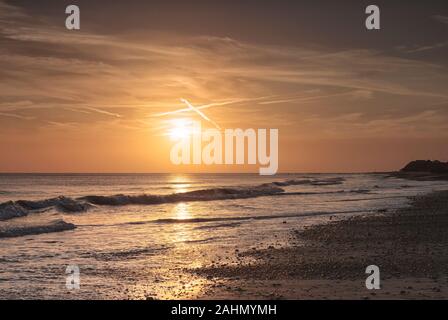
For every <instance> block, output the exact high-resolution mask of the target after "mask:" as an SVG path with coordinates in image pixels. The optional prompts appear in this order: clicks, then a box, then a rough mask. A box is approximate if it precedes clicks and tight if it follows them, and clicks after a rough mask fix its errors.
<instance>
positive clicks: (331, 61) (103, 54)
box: [0, 1, 448, 128]
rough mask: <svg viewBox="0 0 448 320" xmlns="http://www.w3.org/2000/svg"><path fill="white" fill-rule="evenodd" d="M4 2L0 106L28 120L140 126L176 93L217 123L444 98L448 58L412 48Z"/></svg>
mask: <svg viewBox="0 0 448 320" xmlns="http://www.w3.org/2000/svg"><path fill="white" fill-rule="evenodd" d="M0 9H1V10H0V12H1V13H0V42H2V46H1V47H0V77H1V78H2V81H1V83H0V95H1V96H2V99H5V101H6V100H7V102H5V103H1V104H0V112H3V113H5V114H9V115H11V114H15V115H18V116H20V114H21V110H26V113H27V115H26V117H37V118H39V119H41V122H37V121H36V122H34V124H35V125H37V124H39V123H45V122H44V121H52V122H53V123H72V122H73V123H78V124H83V123H88V124H91V123H92V122H97V123H106V122H107V123H112V124H117V125H123V126H129V127H133V126H135V127H137V128H138V127H139V126H142V125H141V123H140V122H141V120H142V119H144V118H145V117H147V116H150V115H173V114H177V113H185V112H192V111H191V108H184V106H183V105H182V104H180V103H179V102H178V101H179V98H181V97H187V98H188V100H189V101H192V103H193V104H194V105H195V106H197V107H196V109H198V110H204V109H210V111H209V112H210V113H212V114H211V115H210V117H211V118H213V119H216V121H217V122H219V123H220V124H222V123H226V121H229V118H231V117H233V118H235V119H237V120H238V119H242V118H243V117H240V115H243V114H248V113H251V112H252V113H254V115H253V117H254V118H253V119H255V118H256V120H257V121H258V120H260V121H265V122H269V121H270V120H271V119H276V121H278V122H279V123H280V122H281V121H283V123H289V124H291V123H292V124H293V123H294V121H296V118H297V117H299V116H298V115H300V114H301V113H300V112H303V114H304V115H306V116H310V115H309V112H310V111H309V110H308V109H307V108H309V109H311V108H312V110H313V112H314V113H315V115H316V117H320V118H325V115H329V114H331V116H332V117H333V116H334V117H333V118H332V119H333V120H331V121H335V122H341V123H342V122H344V121H349V120H348V119H351V121H354V120H355V118H353V115H359V114H361V115H363V116H365V113H366V112H367V111H366V110H365V109H367V108H363V105H364V103H369V106H370V107H371V108H369V110H378V112H377V114H373V113H372V114H369V117H370V120H372V119H374V118H375V117H376V119H377V120H381V119H382V118H381V114H382V113H383V114H388V113H389V110H390V109H393V110H399V111H397V112H396V113H395V114H394V117H395V118H394V119H397V120H398V119H400V118H402V117H406V116H411V115H414V114H415V113H416V109H417V108H418V106H417V104H420V103H422V102H425V103H438V102H440V101H442V100H446V99H447V98H448V94H447V92H448V90H447V89H448V87H447V86H448V73H447V70H446V66H443V65H437V64H434V63H430V62H426V61H424V60H413V59H410V58H409V57H408V56H391V55H388V54H387V53H385V52H381V51H374V50H366V49H362V50H359V49H347V50H342V51H341V50H335V49H332V48H325V47H319V48H316V47H311V46H307V44H306V43H304V44H303V45H301V46H292V45H291V46H285V45H284V46H280V45H268V44H264V43H255V42H247V41H241V40H238V39H231V38H229V37H222V38H220V37H210V36H192V35H185V34H183V35H180V34H172V33H168V32H167V33H166V34H164V36H163V37H161V36H160V35H159V34H156V33H152V32H147V33H145V34H144V36H141V35H129V34H127V33H124V32H123V33H122V34H96V33H93V32H90V33H89V32H85V31H83V30H81V32H68V31H66V30H65V29H63V28H62V27H57V26H54V25H51V24H50V23H49V22H46V20H45V19H37V18H35V17H32V16H29V15H27V14H26V13H24V11H23V10H21V9H20V8H18V7H15V6H12V5H6V4H5V3H4V2H2V1H0ZM445 18H446V17H444V16H437V17H435V19H436V20H437V21H441V22H444V21H446V20H445ZM443 45H446V43H444V44H443ZM438 46H441V44H438V45H433V46H428V47H420V48H417V49H413V51H412V52H418V51H425V50H430V49H435V48H437V47H438ZM386 99H388V100H386ZM24 101H26V103H24ZM385 101H386V102H385ZM390 101H393V102H390ZM391 104H392V105H391ZM423 106H424V105H423ZM420 107H422V105H420ZM279 108H284V109H283V112H285V113H284V116H283V117H282V116H278V115H277V113H278V112H279V110H280V109H279ZM23 112H25V111H23ZM209 112H207V114H208V115H209ZM288 112H289V113H288ZM336 113H338V114H337V115H336ZM438 115H439V116H440V117H443V118H444V119H445V117H446V115H444V114H438ZM344 116H348V118H345V117H344ZM363 116H359V117H358V118H356V119H358V120H359V119H362V118H363ZM5 117H6V116H5ZM16 118H17V117H16ZM309 118H311V117H309ZM17 119H19V118H17ZM155 121H156V120H154V122H155ZM254 121H255V120H254ZM154 126H156V123H154Z"/></svg>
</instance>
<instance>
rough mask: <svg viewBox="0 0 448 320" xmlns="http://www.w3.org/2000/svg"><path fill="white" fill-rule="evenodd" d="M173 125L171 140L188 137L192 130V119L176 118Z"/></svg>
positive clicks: (170, 131) (170, 134) (170, 132)
mask: <svg viewBox="0 0 448 320" xmlns="http://www.w3.org/2000/svg"><path fill="white" fill-rule="evenodd" d="M171 126H172V127H171V129H170V130H169V136H170V138H171V140H179V139H184V138H187V137H188V136H189V135H190V134H191V132H192V129H191V121H189V120H187V119H174V120H172V124H171Z"/></svg>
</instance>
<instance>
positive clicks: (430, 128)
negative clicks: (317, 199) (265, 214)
mask: <svg viewBox="0 0 448 320" xmlns="http://www.w3.org/2000/svg"><path fill="white" fill-rule="evenodd" d="M69 4H76V5H78V6H79V8H80V11H81V29H80V30H67V29H66V27H65V19H66V17H67V15H66V14H65V7H66V6H67V5H69ZM369 4H376V5H378V6H379V8H380V12H381V15H380V16H381V29H380V30H373V31H372V30H371V31H369V30H367V29H366V28H365V26H364V22H365V19H366V17H367V15H366V14H365V8H366V6H367V5H369ZM447 57H448V3H447V2H446V1H406V2H404V1H397V0H389V1H368V2H367V1H319V0H318V1H292V0H291V1H285V0H275V1H274V0H258V1H252V0H245V1H234V0H229V1H210V0H209V1H194V0H191V1H185V0H183V1H180V0H179V1H171V0H164V1H157V0H151V1H137V0H127V1H98V0H89V1H79V0H77V1H75V0H72V1H56V0H54V1H49V0H40V1H27V0H20V1H19V0H17V1H6V0H0V150H1V153H0V154H1V156H0V172H185V171H186V172H257V170H258V166H255V167H254V166H247V165H242V166H219V165H214V166H204V165H202V166H175V165H173V164H172V163H171V162H170V148H171V147H172V144H173V142H172V141H171V140H170V139H169V137H168V136H167V132H168V131H169V130H170V126H172V124H171V123H172V121H173V120H176V119H178V118H179V117H186V118H188V119H193V120H200V118H201V117H200V115H198V114H197V113H195V112H194V111H192V110H190V111H188V112H180V113H173V111H176V110H179V109H184V108H185V107H186V106H185V104H184V103H183V102H182V101H181V99H187V100H188V101H189V102H191V103H192V105H194V106H198V107H201V106H202V107H203V109H201V110H202V111H203V112H204V113H205V114H206V115H207V117H209V118H210V119H213V121H214V122H216V123H217V124H219V126H220V127H222V128H243V129H245V128H255V129H256V128H276V129H278V130H279V169H280V171H281V172H371V171H391V170H396V169H399V168H400V167H402V166H404V165H405V164H406V163H407V162H408V161H410V160H414V159H439V160H443V161H448V148H447V143H448V72H447V71H448V69H447V68H448V58H447Z"/></svg>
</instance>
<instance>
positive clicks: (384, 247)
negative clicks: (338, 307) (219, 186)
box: [191, 191, 448, 299]
mask: <svg viewBox="0 0 448 320" xmlns="http://www.w3.org/2000/svg"><path fill="white" fill-rule="evenodd" d="M447 227H448V191H439V192H434V193H431V194H429V195H425V196H420V197H414V198H412V204H411V206H410V207H409V208H403V209H399V210H396V211H390V212H388V211H385V212H378V214H375V215H370V216H358V217H353V218H350V219H348V220H342V221H334V222H330V223H327V224H323V225H317V226H312V227H309V228H305V229H304V230H291V235H292V236H291V244H290V246H288V247H283V248H275V247H270V248H268V249H264V250H257V249H255V250H253V249H252V250H248V251H244V250H241V252H236V253H235V255H236V260H237V261H238V262H237V263H236V264H234V265H220V264H219V263H218V264H214V265H211V266H206V267H203V268H196V269H192V270H191V272H193V273H195V274H199V275H201V276H204V277H206V278H208V279H209V280H211V281H212V283H213V284H212V285H211V286H210V287H209V288H208V289H207V290H205V291H204V292H203V295H202V296H200V297H199V298H203V299H444V298H446V297H447V296H448V295H447V294H448V234H447V232H446V230H447ZM372 264H374V265H377V266H378V267H379V268H380V277H381V289H379V290H367V289H366V287H365V280H366V277H367V276H368V275H367V274H365V269H366V267H367V266H368V265H372Z"/></svg>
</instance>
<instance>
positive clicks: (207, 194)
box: [79, 184, 284, 206]
mask: <svg viewBox="0 0 448 320" xmlns="http://www.w3.org/2000/svg"><path fill="white" fill-rule="evenodd" d="M282 192H284V190H283V189H281V188H278V187H276V186H273V185H270V184H264V185H260V186H256V187H245V188H213V189H203V190H195V191H189V192H183V193H172V194H168V195H149V194H143V195H123V194H119V195H114V196H85V197H82V198H79V199H80V200H84V201H87V202H88V203H91V204H95V205H110V206H123V205H130V204H145V205H151V204H163V203H176V202H187V201H212V200H229V199H245V198H255V197H261V196H269V195H275V194H278V193H282Z"/></svg>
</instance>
